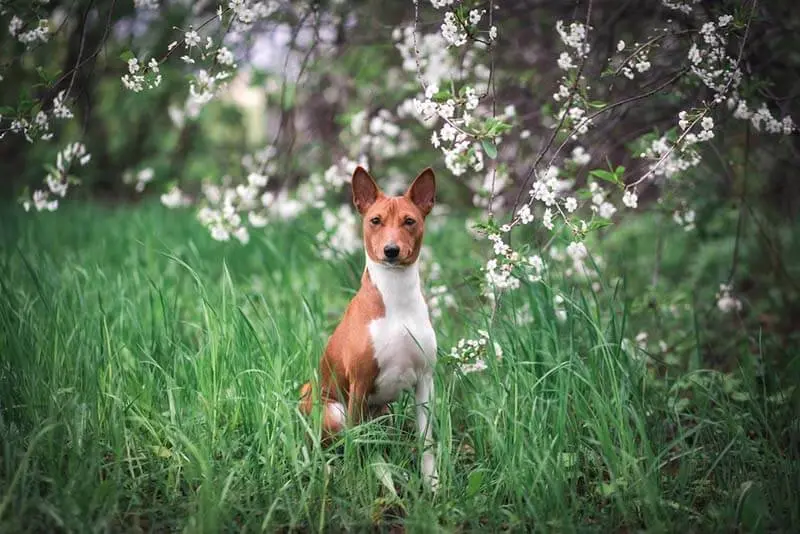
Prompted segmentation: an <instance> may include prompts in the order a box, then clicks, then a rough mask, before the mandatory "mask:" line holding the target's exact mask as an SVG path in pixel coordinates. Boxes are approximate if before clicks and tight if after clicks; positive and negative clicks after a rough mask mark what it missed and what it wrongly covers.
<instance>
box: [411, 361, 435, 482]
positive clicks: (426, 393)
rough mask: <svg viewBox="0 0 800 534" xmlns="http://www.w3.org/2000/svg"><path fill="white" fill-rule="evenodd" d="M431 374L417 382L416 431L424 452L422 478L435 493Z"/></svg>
mask: <svg viewBox="0 0 800 534" xmlns="http://www.w3.org/2000/svg"><path fill="white" fill-rule="evenodd" d="M432 399H433V373H430V372H429V373H426V374H425V375H424V376H421V377H420V378H419V380H418V381H417V388H416V404H417V429H418V430H419V435H420V437H421V438H423V443H424V450H423V452H422V477H423V479H424V481H425V483H426V484H427V485H428V487H430V489H431V491H433V492H436V489H437V488H438V487H439V475H438V473H437V471H436V456H435V455H434V453H433V450H432V449H433V448H434V447H435V445H434V443H433V430H432V427H433V411H432V402H431V401H432Z"/></svg>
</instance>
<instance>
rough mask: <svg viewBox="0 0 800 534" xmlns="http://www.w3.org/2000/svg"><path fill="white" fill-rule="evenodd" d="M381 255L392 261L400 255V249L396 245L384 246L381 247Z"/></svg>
mask: <svg viewBox="0 0 800 534" xmlns="http://www.w3.org/2000/svg"><path fill="white" fill-rule="evenodd" d="M383 255H384V256H386V258H387V259H390V260H393V259H395V258H396V257H397V256H399V255H400V247H398V246H397V245H386V246H385V247H383Z"/></svg>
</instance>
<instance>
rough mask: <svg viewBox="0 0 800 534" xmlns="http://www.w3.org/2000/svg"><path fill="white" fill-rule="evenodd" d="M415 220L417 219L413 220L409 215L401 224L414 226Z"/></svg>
mask: <svg viewBox="0 0 800 534" xmlns="http://www.w3.org/2000/svg"><path fill="white" fill-rule="evenodd" d="M416 222H417V221H415V220H414V219H412V218H411V217H406V220H405V221H403V224H405V225H406V226H414V223H416Z"/></svg>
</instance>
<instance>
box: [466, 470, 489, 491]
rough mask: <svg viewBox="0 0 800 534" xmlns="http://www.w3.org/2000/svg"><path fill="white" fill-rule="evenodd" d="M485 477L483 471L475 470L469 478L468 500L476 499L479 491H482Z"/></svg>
mask: <svg viewBox="0 0 800 534" xmlns="http://www.w3.org/2000/svg"><path fill="white" fill-rule="evenodd" d="M484 475H485V473H484V472H483V471H479V470H477V469H474V470H473V471H472V472H471V473H470V474H469V475H468V476H467V498H470V497H474V496H475V495H477V494H478V491H480V489H481V484H483V477H484Z"/></svg>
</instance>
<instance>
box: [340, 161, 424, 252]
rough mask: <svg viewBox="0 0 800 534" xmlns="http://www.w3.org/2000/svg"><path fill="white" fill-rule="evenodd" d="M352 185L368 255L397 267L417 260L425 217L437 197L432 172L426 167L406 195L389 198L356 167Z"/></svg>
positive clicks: (354, 201) (365, 173) (363, 171)
mask: <svg viewBox="0 0 800 534" xmlns="http://www.w3.org/2000/svg"><path fill="white" fill-rule="evenodd" d="M352 188H353V203H354V204H355V206H356V209H358V212H359V213H360V214H361V217H362V223H363V230H364V246H365V248H366V250H367V255H368V256H369V258H370V259H371V260H372V261H374V262H376V263H381V264H383V265H389V266H397V267H402V266H407V265H411V264H413V263H414V262H416V261H417V258H418V257H419V251H420V248H421V247H422V235H423V233H424V232H425V217H427V216H428V214H429V213H430V212H431V209H433V203H434V197H435V196H436V178H435V177H434V175H433V171H432V170H431V169H430V168H427V169H425V170H424V171H422V172H421V173H420V174H419V176H417V178H416V179H415V180H414V182H413V183H412V184H411V187H409V188H408V191H406V192H405V194H403V195H401V196H394V197H392V196H386V195H385V194H383V192H382V191H381V190H380V188H379V187H378V185H377V184H376V183H375V180H373V179H372V176H370V175H369V173H368V172H367V171H366V170H365V169H364V168H363V167H360V166H359V167H357V168H356V170H355V172H354V173H353V181H352Z"/></svg>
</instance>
